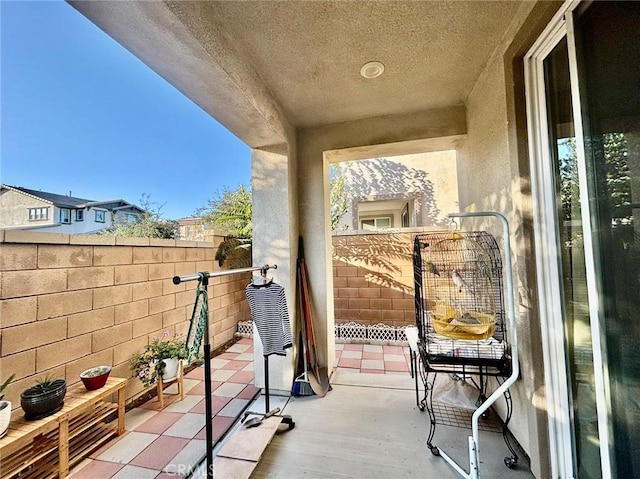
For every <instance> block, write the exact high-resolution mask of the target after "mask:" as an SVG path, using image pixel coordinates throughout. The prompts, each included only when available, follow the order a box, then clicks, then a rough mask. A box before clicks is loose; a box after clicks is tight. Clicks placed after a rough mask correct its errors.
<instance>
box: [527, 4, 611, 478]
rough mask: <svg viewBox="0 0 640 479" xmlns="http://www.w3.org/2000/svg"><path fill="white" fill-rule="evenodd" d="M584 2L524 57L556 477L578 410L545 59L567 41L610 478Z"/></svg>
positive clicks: (568, 460)
mask: <svg viewBox="0 0 640 479" xmlns="http://www.w3.org/2000/svg"><path fill="white" fill-rule="evenodd" d="M582 7H584V3H583V2H580V1H577V0H569V1H567V2H565V4H564V5H563V6H562V7H561V8H560V10H559V11H558V12H557V13H556V15H555V16H554V18H553V19H552V20H551V22H550V23H549V25H547V27H546V29H545V30H544V31H543V32H542V34H541V35H540V37H539V38H538V39H537V40H536V42H535V43H534V44H533V46H532V47H531V49H530V50H529V51H528V52H527V54H526V55H525V57H524V66H525V94H526V106H527V129H528V138H529V161H530V168H531V192H532V201H533V205H532V208H533V220H534V232H535V233H534V236H535V246H536V258H535V259H536V268H537V287H538V296H539V302H538V304H539V306H540V311H539V314H540V324H541V332H542V346H543V348H542V349H543V360H544V374H545V389H546V400H547V401H546V402H547V422H548V428H549V457H550V462H551V473H552V477H553V478H558V477H561V478H570V477H574V469H575V464H574V459H575V458H574V449H573V438H572V425H571V419H572V411H571V404H570V390H569V381H570V379H569V375H568V371H569V365H568V364H567V360H566V357H567V356H566V351H565V349H566V345H565V332H564V324H563V323H564V321H563V318H562V312H563V310H564V308H563V301H562V297H561V293H560V292H561V289H562V283H561V270H560V262H559V258H560V251H559V242H560V238H559V236H558V233H557V231H558V218H557V206H556V191H555V186H554V185H555V182H554V175H555V173H554V171H553V162H552V158H551V155H550V151H551V149H550V148H551V145H550V144H549V135H548V131H549V125H548V121H547V118H548V116H547V104H546V90H545V78H544V60H545V59H546V58H547V56H548V55H549V53H551V51H552V50H553V49H554V48H555V46H556V45H557V44H558V43H559V42H560V41H561V40H562V39H564V38H566V39H567V48H568V55H569V76H570V80H571V100H572V108H573V120H574V131H575V139H576V150H577V159H578V178H579V184H580V191H581V192H582V194H581V195H580V206H581V210H582V211H581V219H582V233H583V238H584V252H585V266H586V278H587V292H588V304H589V317H590V322H591V335H592V344H593V367H594V375H595V384H596V404H597V410H598V434H599V441H600V462H601V468H602V476H603V477H605V478H606V477H610V474H611V459H610V447H609V443H610V441H609V414H608V404H610V402H609V401H608V396H609V387H608V381H607V373H606V364H605V363H604V361H603V358H604V357H606V355H605V354H604V353H605V351H604V333H603V332H604V327H603V325H601V321H602V317H603V315H602V314H601V306H600V303H599V294H598V288H597V284H598V281H597V276H596V271H597V265H596V256H595V250H594V244H593V235H592V229H591V210H590V208H591V207H590V204H589V196H590V195H589V182H588V181H587V169H586V162H585V150H584V135H583V124H582V118H583V117H582V109H581V100H580V99H581V95H580V83H579V81H578V66H577V59H576V47H575V36H574V31H573V15H574V12H575V11H576V9H578V8H582Z"/></svg>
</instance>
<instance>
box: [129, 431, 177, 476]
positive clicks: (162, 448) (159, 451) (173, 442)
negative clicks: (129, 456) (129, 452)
mask: <svg viewBox="0 0 640 479" xmlns="http://www.w3.org/2000/svg"><path fill="white" fill-rule="evenodd" d="M188 442H189V440H188V439H183V438H179V437H169V436H160V437H159V438H158V439H156V440H155V441H153V443H151V444H150V445H149V446H148V447H147V448H146V449H145V450H144V451H142V452H141V453H140V454H138V455H137V456H136V457H134V458H133V460H132V461H131V462H130V463H129V464H132V465H134V466H140V467H146V468H149V469H157V470H161V469H162V468H163V467H164V466H166V465H167V464H169V462H171V459H172V458H173V457H174V456H175V455H176V454H178V452H180V451H181V450H182V449H183V448H184V447H185V446H186V445H187V443H188Z"/></svg>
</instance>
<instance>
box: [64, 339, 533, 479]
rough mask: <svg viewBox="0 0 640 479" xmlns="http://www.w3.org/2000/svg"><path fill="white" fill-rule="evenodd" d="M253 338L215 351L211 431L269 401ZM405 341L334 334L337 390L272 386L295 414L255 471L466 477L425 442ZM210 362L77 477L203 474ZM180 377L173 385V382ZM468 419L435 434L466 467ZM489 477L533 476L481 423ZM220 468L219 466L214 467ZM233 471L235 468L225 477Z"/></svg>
mask: <svg viewBox="0 0 640 479" xmlns="http://www.w3.org/2000/svg"><path fill="white" fill-rule="evenodd" d="M252 348H253V346H252V340H251V339H248V338H245V339H241V340H239V341H238V342H237V343H236V344H234V345H233V346H232V347H231V348H230V349H229V350H227V352H225V353H223V354H222V355H219V356H217V357H215V358H213V359H212V379H213V390H214V393H213V394H214V398H213V399H214V414H215V415H214V419H213V425H214V438H218V437H221V436H223V435H224V439H223V440H222V441H221V442H220V444H219V445H218V446H217V447H216V449H214V454H215V452H217V450H218V449H219V448H221V447H222V446H223V445H224V444H225V442H226V440H228V439H229V438H230V437H232V436H233V433H234V431H236V430H237V429H238V428H240V427H243V426H241V425H240V424H239V423H234V421H235V419H236V418H237V417H238V416H239V415H240V414H241V412H242V411H243V410H244V409H245V408H248V409H250V410H252V411H263V410H264V408H265V406H264V398H263V397H262V396H258V397H257V399H256V400H255V401H254V402H250V401H251V400H252V399H253V398H254V397H255V396H256V394H257V392H258V390H257V389H256V388H255V387H254V386H253V385H252V384H250V383H251V382H252V380H253V373H252V371H253V361H252V359H253V356H252ZM409 361H410V360H409V353H408V348H403V347H401V346H379V345H362V344H337V345H336V364H337V365H338V367H337V368H336V369H335V371H334V374H333V376H332V380H331V384H332V386H333V390H332V391H331V392H329V393H328V394H327V396H326V397H324V398H318V397H316V396H309V397H291V398H289V397H281V396H272V397H271V400H270V407H271V408H274V407H280V408H281V409H282V410H283V413H284V414H288V415H290V416H292V418H293V420H294V421H295V423H296V427H295V428H294V429H293V430H284V431H283V432H281V433H279V434H277V435H276V436H275V437H274V438H273V440H272V441H271V443H270V444H269V446H268V447H267V449H266V450H265V452H264V454H263V456H262V458H261V460H260V462H259V463H258V465H257V467H256V469H255V470H254V472H253V475H252V477H254V478H287V479H289V478H292V477H305V478H310V479H313V478H318V479H320V478H323V479H327V478H367V479H375V478H384V479H388V478H395V477H421V478H424V477H438V478H439V479H447V478H455V477H460V476H459V475H457V474H456V473H455V472H454V470H453V469H452V468H451V466H450V465H448V464H447V463H446V462H445V461H444V459H443V458H442V457H436V456H433V455H432V454H431V453H430V452H429V450H428V449H427V448H426V445H425V440H426V437H427V434H428V430H429V418H428V415H427V413H426V412H420V411H419V410H418V408H417V407H416V396H415V389H414V380H413V379H412V378H411V376H410V373H409V370H410V362H409ZM203 372H204V368H203V367H200V368H197V369H195V370H193V371H191V372H190V373H189V374H187V376H186V377H185V390H186V396H185V399H184V400H182V401H178V400H177V399H178V396H177V395H167V393H171V392H176V391H173V390H172V389H167V390H165V391H166V393H165V401H166V404H167V405H166V406H165V408H164V409H163V410H159V407H158V402H157V399H155V398H154V399H152V400H150V401H148V402H147V403H145V404H143V405H142V406H141V407H138V408H135V409H132V410H131V411H129V412H127V417H126V429H127V433H126V434H125V435H124V436H122V437H120V438H116V439H114V440H113V441H111V442H110V443H108V444H107V445H106V446H104V447H102V448H101V449H99V450H98V451H96V452H94V453H93V454H92V455H91V456H90V458H88V459H86V460H85V461H83V462H82V463H80V464H79V465H78V466H76V467H75V468H74V469H73V470H72V477H73V478H74V479H83V478H100V479H103V478H104V479H107V478H114V479H127V478H132V479H143V478H149V479H151V478H153V479H156V478H157V479H167V478H174V479H175V478H179V477H184V476H185V475H187V476H189V475H191V477H194V478H200V477H204V464H198V462H199V461H200V459H201V458H202V457H203V456H204V453H205V448H204V442H205V441H204V405H203V398H204V381H203V380H204V375H203ZM173 387H174V386H172V388H173ZM469 434H470V422H469V426H467V427H453V426H447V425H443V424H438V427H437V430H436V435H435V440H434V443H435V444H436V445H437V446H438V447H440V449H441V450H443V451H444V452H446V453H447V454H448V455H449V456H451V457H453V458H454V459H455V460H456V461H458V463H459V464H460V465H461V466H462V467H463V468H464V469H468V446H467V444H468V442H467V437H468V436H469ZM480 448H481V449H480V451H481V453H480V460H481V464H480V473H481V477H483V478H498V477H499V478H502V477H508V478H511V477H513V478H531V477H533V475H532V474H531V473H530V472H529V469H528V467H527V465H526V464H524V463H523V460H521V461H520V463H519V464H518V465H517V467H516V468H515V469H507V468H506V467H505V466H504V464H503V458H504V457H505V456H506V455H507V452H508V451H507V448H506V446H505V444H504V442H503V439H502V435H501V434H499V433H496V432H481V435H480ZM216 477H218V476H216ZM222 479H230V478H222Z"/></svg>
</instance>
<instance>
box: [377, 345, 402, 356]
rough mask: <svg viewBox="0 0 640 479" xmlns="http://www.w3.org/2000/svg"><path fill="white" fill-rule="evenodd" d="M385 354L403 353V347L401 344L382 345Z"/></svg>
mask: <svg viewBox="0 0 640 479" xmlns="http://www.w3.org/2000/svg"><path fill="white" fill-rule="evenodd" d="M382 349H383V351H384V353H385V354H404V347H402V346H386V345H385V346H382Z"/></svg>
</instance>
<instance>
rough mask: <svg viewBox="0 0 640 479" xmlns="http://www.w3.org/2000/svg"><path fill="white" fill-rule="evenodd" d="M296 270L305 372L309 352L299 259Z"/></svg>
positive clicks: (307, 367)
mask: <svg viewBox="0 0 640 479" xmlns="http://www.w3.org/2000/svg"><path fill="white" fill-rule="evenodd" d="M297 269H298V271H297V273H298V274H297V277H298V285H299V287H300V296H299V297H298V298H299V300H300V318H301V319H302V321H301V323H302V324H301V327H302V361H303V364H304V372H305V373H306V372H307V371H308V369H309V362H308V360H307V354H309V346H308V345H306V344H305V343H306V342H307V327H306V325H305V323H306V320H305V316H304V314H305V313H304V306H303V300H302V295H303V291H302V271H301V266H300V260H298V268H297Z"/></svg>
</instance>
